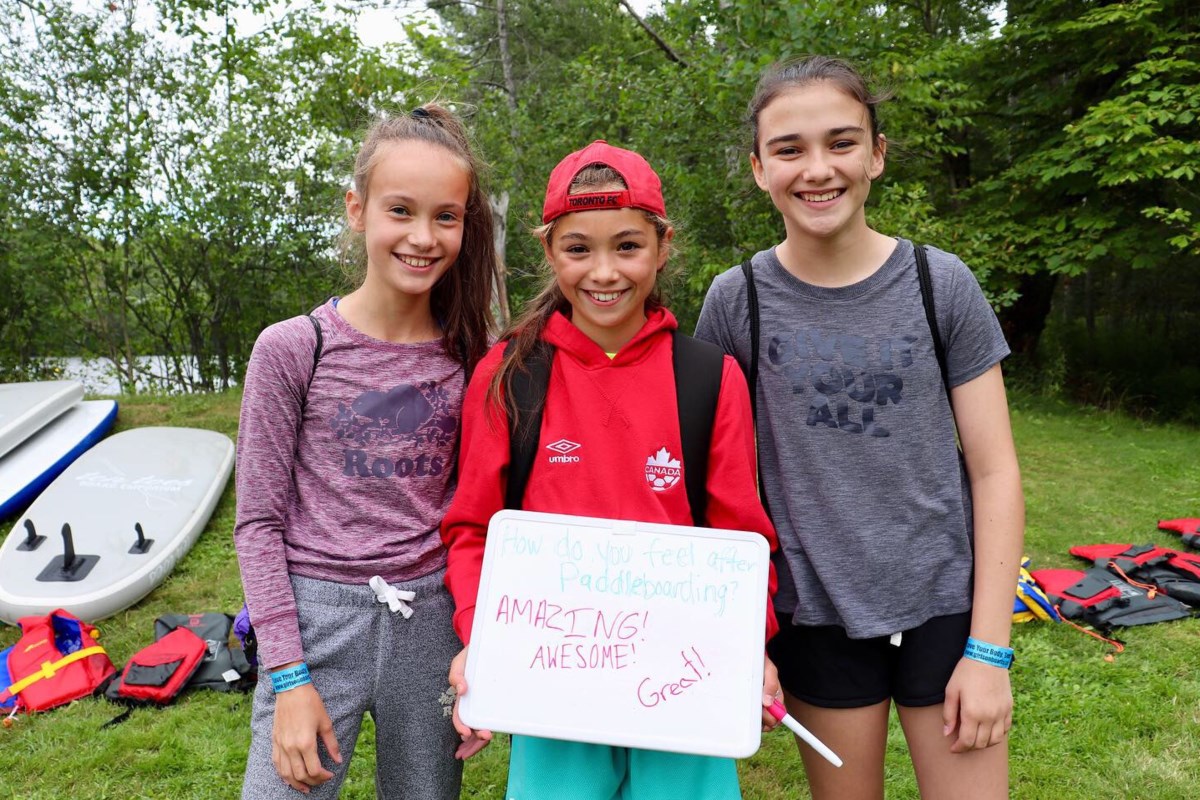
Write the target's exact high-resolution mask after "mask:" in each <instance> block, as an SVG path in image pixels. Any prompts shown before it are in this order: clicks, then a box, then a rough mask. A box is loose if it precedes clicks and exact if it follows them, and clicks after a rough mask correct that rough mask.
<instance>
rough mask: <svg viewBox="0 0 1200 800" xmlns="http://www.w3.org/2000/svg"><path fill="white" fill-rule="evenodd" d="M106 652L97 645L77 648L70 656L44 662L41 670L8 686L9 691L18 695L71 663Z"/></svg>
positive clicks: (51, 676)
mask: <svg viewBox="0 0 1200 800" xmlns="http://www.w3.org/2000/svg"><path fill="white" fill-rule="evenodd" d="M104 652H105V650H104V648H103V647H101V646H100V645H96V646H95V647H86V648H84V649H83V650H76V651H75V652H74V653H71V654H70V655H69V656H64V657H62V658H60V659H59V660H58V661H44V662H42V668H41V669H40V670H38V671H37V672H35V673H33V674H32V675H27V676H26V677H24V678H22V679H21V680H19V681H17V682H16V683H14V684H13V685H12V686H10V687H8V693H9V694H11V695H16V694H17V692H22V691H24V690H25V689H28V688H29V687H30V686H31V685H33V684H35V683H37V682H38V681H40V680H41V679H42V678H53V677H54V673H56V672H58V671H59V670H60V669H62V668H63V667H66V666H67V665H69V664H74V663H75V662H76V661H79V660H81V659H84V658H87V657H88V656H94V655H98V654H100V653H104Z"/></svg>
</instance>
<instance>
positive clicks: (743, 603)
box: [459, 509, 770, 758]
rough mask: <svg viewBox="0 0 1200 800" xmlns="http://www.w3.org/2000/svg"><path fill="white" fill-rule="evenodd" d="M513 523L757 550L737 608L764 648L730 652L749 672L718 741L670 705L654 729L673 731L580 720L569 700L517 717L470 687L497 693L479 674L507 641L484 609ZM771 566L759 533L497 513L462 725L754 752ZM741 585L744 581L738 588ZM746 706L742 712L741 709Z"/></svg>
mask: <svg viewBox="0 0 1200 800" xmlns="http://www.w3.org/2000/svg"><path fill="white" fill-rule="evenodd" d="M514 521H515V522H517V523H518V524H519V523H520V522H522V521H529V522H537V523H542V524H553V525H560V526H569V527H570V528H571V530H572V533H573V534H574V533H575V532H577V531H580V530H583V531H586V530H595V531H596V535H597V536H610V535H615V536H630V537H633V541H638V540H639V539H640V538H641V537H649V536H657V537H668V538H670V539H672V540H676V541H695V540H696V539H697V538H700V539H703V540H705V541H706V542H710V543H711V542H715V543H718V544H719V543H721V542H737V543H738V544H739V545H749V546H750V547H751V548H753V549H754V551H755V554H754V555H755V564H754V566H753V571H752V572H749V573H744V574H743V575H741V576H739V578H745V583H746V584H749V586H748V590H749V591H750V592H751V594H750V597H749V599H743V600H739V605H740V607H741V608H742V609H747V608H748V609H749V610H746V611H744V613H745V617H746V620H747V621H746V622H745V624H746V625H755V626H757V628H756V629H752V630H757V631H758V635H757V637H756V638H755V639H754V640H755V641H757V642H758V643H759V645H760V647H759V648H757V649H755V648H753V647H750V648H745V649H746V652H745V653H744V654H743V653H737V654H736V655H734V656H733V658H735V659H736V661H737V663H738V665H739V668H738V672H739V674H743V675H745V676H747V677H746V678H745V683H744V685H741V686H739V687H738V691H739V692H740V693H742V694H743V699H742V701H741V702H739V703H737V704H736V708H737V712H736V718H734V715H726V716H727V717H729V718H727V719H725V720H724V721H723V722H722V724H721V725H720V727H719V735H720V736H721V738H720V739H719V740H718V739H711V738H699V736H698V734H697V733H695V732H693V731H691V730H689V729H688V728H687V726H686V725H675V726H671V725H670V722H671V719H672V718H673V717H674V713H675V712H674V710H673V708H672V706H671V705H669V704H667V705H664V706H663V709H662V711H663V713H662V715H661V717H659V718H658V719H659V720H660V721H661V722H662V724H661V725H656V726H655V727H659V728H661V727H673V729H674V732H673V733H669V734H668V733H665V732H663V731H661V730H658V731H654V730H646V729H644V728H643V729H635V728H636V726H634V725H629V724H622V725H621V726H620V727H617V726H614V725H609V724H597V723H594V722H591V721H589V720H587V719H581V718H576V717H574V716H572V705H573V704H572V702H571V698H561V699H559V698H546V697H544V696H539V697H533V698H530V699H529V702H528V703H525V704H523V705H522V706H521V713H520V714H516V715H514V714H513V713H512V711H511V710H510V709H509V708H508V707H507V706H508V704H509V703H510V702H511V698H506V700H507V701H508V702H505V701H500V702H497V701H496V700H495V699H493V698H489V697H486V696H484V697H481V696H480V693H479V692H475V691H474V689H472V688H471V687H481V691H485V692H486V691H492V690H493V689H492V687H491V686H490V685H489V683H494V681H493V682H489V681H484V680H480V675H481V674H487V673H485V672H482V671H484V670H488V669H489V668H490V664H491V663H492V662H493V661H494V660H495V659H497V658H500V657H501V656H500V655H499V653H498V650H499V649H500V648H502V647H503V642H502V641H499V639H501V638H502V637H501V635H500V634H498V633H496V632H494V631H492V630H491V629H490V628H489V626H488V623H487V614H488V612H489V611H490V610H491V609H492V608H493V604H494V603H496V602H497V599H496V598H497V596H498V593H500V589H499V588H498V587H497V586H496V583H495V581H494V580H493V572H494V571H495V569H496V562H497V560H498V559H500V558H502V556H500V555H499V550H500V544H499V542H500V540H501V538H502V537H501V535H499V534H498V531H500V530H501V526H503V525H504V524H505V523H508V522H514ZM769 568H770V546H769V545H768V543H767V540H766V539H765V538H764V537H763V536H761V535H760V534H757V533H750V532H745V531H730V530H718V529H715V528H696V527H688V526H682V525H665V524H659V523H645V522H630V521H626V520H610V519H601V518H597V517H578V516H572V515H566V514H544V513H540V512H531V511H516V510H510V509H506V510H503V511H500V512H497V513H496V514H495V515H494V516H493V517H492V519H491V521H490V522H489V525H488V537H487V543H486V546H485V550H484V559H483V569H482V573H481V575H480V582H479V594H478V597H477V600H476V608H475V611H476V617H475V619H476V622H475V625H474V628H473V633H472V639H471V646H470V647H469V648H468V650H467V664H466V680H467V687H468V690H467V693H466V694H465V695H463V697H462V698H461V700H460V704H459V715H460V717H461V719H462V720H463V722H464V723H466V724H467V725H469V726H471V727H472V728H475V729H483V730H492V731H502V732H504V733H515V734H524V735H529V736H541V737H545V738H551V739H565V740H570V741H578V742H588V743H592V744H603V745H612V746H619V747H637V748H643V749H648V750H664V751H670V752H679V753H691V754H695V755H706V756H716V757H726V758H748V757H750V756H752V755H753V754H754V753H755V752H757V750H758V748H759V746H760V744H761V741H762V679H763V656H764V653H765V649H766V643H765V638H766V613H767V611H766V607H767V589H768V576H769ZM742 585H743V584H742V582H741V580H739V588H740V587H741V586H742ZM509 588H511V587H509ZM751 614H753V617H751ZM498 706H499V707H500V708H499V709H498ZM742 708H744V709H745V711H744V712H743V711H742Z"/></svg>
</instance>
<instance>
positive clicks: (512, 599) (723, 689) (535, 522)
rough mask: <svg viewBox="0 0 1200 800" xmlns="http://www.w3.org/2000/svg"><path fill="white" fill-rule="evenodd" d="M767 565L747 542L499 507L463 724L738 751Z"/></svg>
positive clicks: (753, 734)
mask: <svg viewBox="0 0 1200 800" xmlns="http://www.w3.org/2000/svg"><path fill="white" fill-rule="evenodd" d="M769 559H770V551H769V547H768V545H767V541H766V540H765V539H764V538H763V537H762V536H760V535H758V534H754V533H744V532H740V531H721V530H714V529H710V528H690V527H684V526H678V525H659V524H649V523H640V522H624V521H617V520H607V519H594V518H589V517H574V516H566V515H562V514H539V513H534V512H529V511H507V510H506V511H501V512H499V513H498V514H496V515H495V516H494V517H492V520H491V523H490V524H489V526H488V537H487V547H486V550H485V553H484V558H483V574H482V578H481V581H480V584H479V599H478V602H477V605H476V608H475V623H474V628H473V632H472V635H471V646H470V649H469V650H468V652H467V687H468V691H467V694H466V695H465V696H464V697H463V699H462V704H461V706H460V708H459V712H460V714H461V716H462V719H463V721H464V722H466V723H467V724H468V725H470V726H471V727H473V728H482V729H487V730H494V731H503V732H506V733H520V734H528V735H532V736H544V737H548V738H555V739H569V740H573V741H581V742H593V743H596V744H610V745H620V746H626V747H641V748H646V749H651V750H669V751H674V752H681V753H696V754H699V755H711V756H726V757H731V758H746V757H748V756H750V755H753V754H754V752H755V751H756V750H758V746H759V742H760V738H761V726H762V722H761V717H762V671H763V650H764V639H765V634H766V630H765V626H766V601H767V576H768V569H769Z"/></svg>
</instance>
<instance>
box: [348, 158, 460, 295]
mask: <svg viewBox="0 0 1200 800" xmlns="http://www.w3.org/2000/svg"><path fill="white" fill-rule="evenodd" d="M470 183H471V180H470V176H469V175H468V173H467V170H466V168H465V167H464V165H463V163H462V162H461V161H460V160H459V159H458V158H457V157H456V156H455V155H454V154H453V153H451V152H450V151H448V150H445V149H443V148H441V147H439V146H437V145H434V144H429V143H427V142H422V141H418V140H405V141H400V142H395V143H390V144H385V145H382V146H381V147H380V151H379V153H378V160H377V161H376V163H375V166H374V167H373V168H372V170H371V174H370V177H369V179H368V181H367V191H366V196H365V197H363V196H360V195H359V194H358V193H357V192H354V191H350V192H348V193H347V194H346V214H347V216H348V217H349V220H350V227H351V228H352V229H353V230H356V231H359V232H361V233H363V235H364V238H365V240H366V241H365V244H366V251H367V278H366V281H365V282H364V283H363V285H364V286H369V287H371V288H372V289H390V290H392V291H396V292H402V293H404V294H407V295H412V296H419V297H428V296H429V293H430V292H432V291H433V287H434V284H436V283H437V282H438V279H440V278H441V277H442V275H444V274H445V273H446V270H448V269H450V267H451V266H452V265H453V264H454V261H455V259H457V258H458V253H459V250H461V249H462V237H463V220H464V217H465V216H466V207H467V194H468V192H469V191H470Z"/></svg>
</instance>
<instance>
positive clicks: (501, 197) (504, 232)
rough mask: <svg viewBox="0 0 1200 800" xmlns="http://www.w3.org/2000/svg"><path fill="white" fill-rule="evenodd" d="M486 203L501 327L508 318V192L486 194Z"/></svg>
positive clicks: (506, 323) (497, 311)
mask: <svg viewBox="0 0 1200 800" xmlns="http://www.w3.org/2000/svg"><path fill="white" fill-rule="evenodd" d="M488 203H490V204H491V206H492V220H493V224H494V226H495V227H494V228H493V233H492V235H493V236H494V237H495V242H496V257H497V258H498V259H499V261H500V266H499V269H498V270H497V271H496V287H495V288H496V320H497V321H498V322H499V323H500V326H501V327H505V326H507V325H508V320H509V310H508V268H507V267H505V266H504V265H505V263H506V256H507V253H506V249H507V246H508V192H506V191H505V192H500V194H498V195H495V194H492V195H488Z"/></svg>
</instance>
